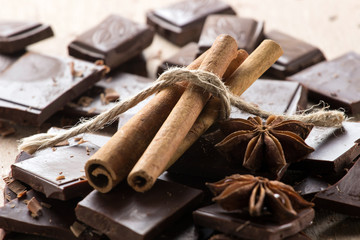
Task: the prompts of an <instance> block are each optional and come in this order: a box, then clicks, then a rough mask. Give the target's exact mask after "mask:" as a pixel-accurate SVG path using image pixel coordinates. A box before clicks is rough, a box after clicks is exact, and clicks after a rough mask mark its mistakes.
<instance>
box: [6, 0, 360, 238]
mask: <svg viewBox="0 0 360 240" xmlns="http://www.w3.org/2000/svg"><path fill="white" fill-rule="evenodd" d="M224 1H226V2H228V3H229V4H230V5H232V6H233V8H234V9H235V10H236V12H237V13H238V15H239V16H241V17H251V18H254V19H256V20H263V21H265V30H266V31H269V30H279V31H282V32H285V33H288V34H289V35H291V36H294V37H296V38H299V39H303V40H305V41H306V42H309V43H311V44H313V45H315V46H318V47H319V48H320V49H321V50H322V51H323V52H324V53H325V55H326V57H327V59H329V60H331V59H333V58H335V57H337V56H340V55H342V54H344V53H346V52H348V51H355V52H358V53H360V2H359V1H356V0H343V1H336V0H316V1H312V0H293V1H289V0H274V1H264V0H224ZM172 2H175V0H168V1H165V0H152V1H146V0H121V1H119V0H103V1H101V0H76V1H71V0H61V1H49V0H32V1H29V0H16V1H5V0H0V20H6V19H7V20H37V21H40V22H44V23H48V24H51V26H52V27H53V30H54V32H55V37H53V38H51V39H48V40H45V41H42V42H40V43H37V44H34V45H32V46H31V47H30V50H32V51H36V52H40V53H46V54H53V55H63V56H66V55H67V45H68V43H69V42H70V41H71V40H72V39H74V38H75V36H77V35H78V34H80V33H82V32H83V31H84V30H86V29H88V28H90V27H92V26H93V25H96V24H97V23H99V22H100V21H101V20H102V19H104V18H105V17H106V16H107V15H109V14H111V13H116V14H120V15H122V16H124V17H127V18H130V19H132V20H134V21H137V22H141V23H145V12H146V11H147V10H149V9H151V8H157V7H161V6H164V5H165V4H170V3H172ZM177 50H178V47H176V46H175V45H173V44H171V43H169V42H167V41H166V40H164V39H163V38H161V37H159V36H155V38H154V41H153V44H152V45H151V46H150V47H149V48H148V49H146V50H145V56H146V58H147V59H148V69H149V73H150V76H151V77H154V76H155V69H156V68H157V66H158V65H159V64H160V63H161V61H162V59H164V58H166V57H168V56H170V55H172V54H173V53H175V52H176V51H177ZM0 87H1V86H0ZM16 128H17V132H16V134H14V135H12V136H10V137H6V138H0V162H1V176H2V177H4V176H6V175H7V174H8V172H9V170H10V165H11V164H12V163H13V161H14V159H15V156H16V155H17V154H18V150H17V140H19V139H21V138H22V137H25V136H29V135H31V134H34V133H36V132H37V131H38V128H35V127H21V126H17V127H16ZM42 130H44V129H42ZM3 187H4V183H3V182H1V183H0V189H1V191H2V189H3ZM2 197H3V196H2V194H1V195H0V202H3V201H2ZM306 232H307V233H308V234H309V236H311V237H312V238H314V239H315V238H318V239H360V220H358V219H354V218H349V217H348V216H346V215H341V214H336V213H332V212H327V211H321V212H319V214H318V215H317V217H316V219H315V221H314V224H313V226H312V227H310V228H308V229H307V230H306Z"/></svg>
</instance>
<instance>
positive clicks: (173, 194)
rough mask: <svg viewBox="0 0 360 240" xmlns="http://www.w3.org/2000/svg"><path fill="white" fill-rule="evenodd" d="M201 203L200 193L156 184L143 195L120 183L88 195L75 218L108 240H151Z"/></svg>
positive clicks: (159, 181)
mask: <svg viewBox="0 0 360 240" xmlns="http://www.w3.org/2000/svg"><path fill="white" fill-rule="evenodd" d="M200 200H201V191H200V190H197V189H192V188H189V187H186V186H184V185H180V184H177V183H170V182H166V181H162V180H158V181H157V182H156V183H155V185H154V187H153V188H152V189H150V190H149V191H147V192H145V193H138V192H135V191H134V190H133V189H131V188H130V187H129V186H128V185H127V184H126V183H121V184H120V185H119V186H118V187H116V188H115V189H113V190H112V191H111V192H110V193H107V194H102V193H100V192H98V191H93V192H91V193H90V194H89V195H88V196H87V197H85V198H84V200H82V201H81V202H79V204H78V206H77V207H76V209H75V212H76V216H77V218H78V219H79V220H80V221H82V222H84V223H85V224H87V225H89V226H91V227H93V228H95V229H96V230H98V231H100V232H102V233H103V234H105V235H106V236H107V237H109V238H110V239H119V238H123V239H131V240H139V239H152V238H154V237H155V236H156V235H158V234H160V233H161V232H162V231H164V230H165V229H167V226H171V224H172V222H173V221H175V220H176V219H177V218H178V217H180V216H181V215H182V214H183V213H184V211H189V210H192V209H193V207H195V206H196V205H197V204H198V203H199V201H200Z"/></svg>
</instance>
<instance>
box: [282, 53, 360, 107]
mask: <svg viewBox="0 0 360 240" xmlns="http://www.w3.org/2000/svg"><path fill="white" fill-rule="evenodd" d="M359 78H360V55H359V54H357V53H354V52H350V53H347V54H345V55H342V56H340V57H338V58H336V59H334V60H332V61H326V62H321V63H318V64H316V65H314V66H312V67H310V68H307V69H305V70H303V71H301V72H299V73H297V74H295V75H293V76H290V77H288V78H287V80H291V81H297V82H299V83H301V84H302V85H303V86H304V87H306V88H307V89H309V98H311V99H312V100H314V101H319V100H323V101H325V102H326V103H328V104H330V107H331V108H340V107H342V108H345V110H346V111H348V113H353V114H356V113H360V94H359V89H360V81H359Z"/></svg>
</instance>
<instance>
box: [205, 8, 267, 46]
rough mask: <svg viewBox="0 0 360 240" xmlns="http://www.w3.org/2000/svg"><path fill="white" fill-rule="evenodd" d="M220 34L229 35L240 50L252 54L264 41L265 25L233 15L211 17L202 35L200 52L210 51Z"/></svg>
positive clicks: (208, 18) (207, 19)
mask: <svg viewBox="0 0 360 240" xmlns="http://www.w3.org/2000/svg"><path fill="white" fill-rule="evenodd" d="M220 34H229V35H230V36H232V37H233V38H234V39H235V40H236V42H237V43H238V47H239V49H244V50H246V51H247V52H248V53H251V52H252V51H253V50H254V49H255V48H256V47H257V46H258V45H259V44H260V42H261V41H262V40H263V39H264V23H263V22H258V21H256V20H254V19H251V18H240V17H237V16H231V15H210V16H208V17H207V18H206V21H205V24H204V27H203V29H202V32H201V35H200V40H199V52H200V53H203V52H205V51H206V50H207V49H209V48H210V47H211V46H212V44H213V43H214V41H215V39H216V37H217V36H219V35H220Z"/></svg>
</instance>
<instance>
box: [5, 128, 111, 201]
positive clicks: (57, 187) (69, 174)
mask: <svg viewBox="0 0 360 240" xmlns="http://www.w3.org/2000/svg"><path fill="white" fill-rule="evenodd" d="M82 139H83V140H84V141H85V142H84V143H81V144H79V143H78V142H76V141H73V142H72V144H71V146H65V147H58V148H53V149H52V150H47V151H43V152H39V153H37V155H36V156H35V157H33V158H31V159H28V160H26V161H22V162H18V163H15V164H13V165H12V166H11V169H12V176H13V178H14V179H16V180H19V181H22V182H24V183H26V184H28V185H29V186H30V187H32V188H33V189H34V190H37V191H40V192H42V193H44V194H45V195H46V196H47V197H48V198H55V199H60V200H68V199H71V198H75V197H79V196H86V195H87V194H88V193H89V192H90V191H91V190H92V188H91V187H90V185H89V184H88V182H87V180H86V177H85V172H84V165H85V163H86V161H87V160H88V159H89V157H90V156H91V155H92V154H94V153H95V152H96V151H97V150H98V149H99V148H100V147H101V146H102V145H103V144H105V143H106V141H107V140H108V139H109V138H108V137H104V136H100V135H93V134H85V135H83V137H82ZM93 139H96V140H95V141H92V140H93Z"/></svg>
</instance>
